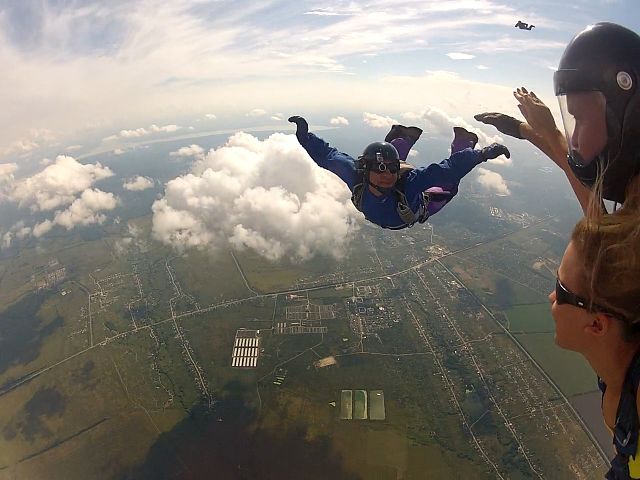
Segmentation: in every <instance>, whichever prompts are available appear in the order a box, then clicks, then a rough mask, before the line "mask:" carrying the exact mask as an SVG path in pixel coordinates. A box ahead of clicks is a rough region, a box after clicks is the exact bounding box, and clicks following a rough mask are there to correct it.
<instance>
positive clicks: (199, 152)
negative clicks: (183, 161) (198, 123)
mask: <svg viewBox="0 0 640 480" xmlns="http://www.w3.org/2000/svg"><path fill="white" fill-rule="evenodd" d="M203 155H204V149H203V148H202V147H201V146H200V145H196V144H193V145H190V146H188V147H182V148H180V149H178V150H176V151H175V152H171V153H170V154H169V156H171V157H196V158H200V157H202V156H203Z"/></svg>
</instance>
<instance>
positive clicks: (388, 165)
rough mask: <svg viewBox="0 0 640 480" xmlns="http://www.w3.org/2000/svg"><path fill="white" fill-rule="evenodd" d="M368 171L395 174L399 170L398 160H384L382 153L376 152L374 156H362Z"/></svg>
mask: <svg viewBox="0 0 640 480" xmlns="http://www.w3.org/2000/svg"><path fill="white" fill-rule="evenodd" d="M364 161H365V163H366V165H367V169H368V170H369V171H372V172H375V173H384V172H389V173H390V174H392V175H393V174H396V173H398V172H399V171H400V161H399V160H395V161H391V162H385V161H384V158H383V157H382V155H380V154H379V153H377V154H376V158H364Z"/></svg>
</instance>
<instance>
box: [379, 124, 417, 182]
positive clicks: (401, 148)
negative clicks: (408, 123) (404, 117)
mask: <svg viewBox="0 0 640 480" xmlns="http://www.w3.org/2000/svg"><path fill="white" fill-rule="evenodd" d="M420 135H422V129H421V128H418V127H405V126H404V125H393V126H392V127H391V130H389V133H387V136H386V137H384V141H385V142H389V143H391V145H393V146H394V147H396V150H398V155H399V157H400V174H401V175H402V174H403V173H407V172H409V171H411V170H413V169H414V168H415V167H414V166H413V165H410V164H408V163H406V162H407V157H408V156H409V151H410V150H411V148H412V147H413V145H414V144H415V143H416V142H417V141H418V139H419V138H420Z"/></svg>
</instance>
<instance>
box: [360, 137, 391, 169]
mask: <svg viewBox="0 0 640 480" xmlns="http://www.w3.org/2000/svg"><path fill="white" fill-rule="evenodd" d="M358 159H359V160H362V161H363V162H364V164H365V166H366V167H371V166H374V165H377V164H381V163H385V162H386V163H390V162H398V163H399V162H400V155H399V154H398V150H396V147H394V146H393V145H391V144H390V143H387V142H373V143H371V144H369V145H367V147H366V148H365V149H364V151H363V152H362V155H360V157H358Z"/></svg>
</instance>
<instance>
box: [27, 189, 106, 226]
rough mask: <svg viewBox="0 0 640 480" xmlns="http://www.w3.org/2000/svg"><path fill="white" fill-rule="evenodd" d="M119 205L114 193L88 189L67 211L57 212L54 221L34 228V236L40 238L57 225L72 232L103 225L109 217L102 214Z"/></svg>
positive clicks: (42, 223)
mask: <svg viewBox="0 0 640 480" xmlns="http://www.w3.org/2000/svg"><path fill="white" fill-rule="evenodd" d="M117 204H118V198H117V197H116V196H115V195H114V194H113V193H107V192H103V191H102V190H98V189H96V188H93V189H87V190H85V191H84V192H82V194H81V195H80V197H78V198H76V199H75V200H74V201H73V202H72V203H71V205H69V207H68V208H67V209H66V210H59V211H57V212H56V214H55V216H54V218H53V220H45V221H44V222H41V223H39V224H37V225H36V226H35V227H33V235H34V236H36V237H40V236H42V235H44V234H45V233H47V232H49V231H50V230H51V229H52V228H53V227H54V226H55V225H60V226H61V227H64V228H66V229H67V230H71V229H72V228H74V227H75V226H77V225H92V224H101V223H103V222H104V221H105V220H106V218H107V217H106V216H105V215H104V214H103V213H100V212H102V211H104V210H113V209H114V208H116V206H117Z"/></svg>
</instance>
